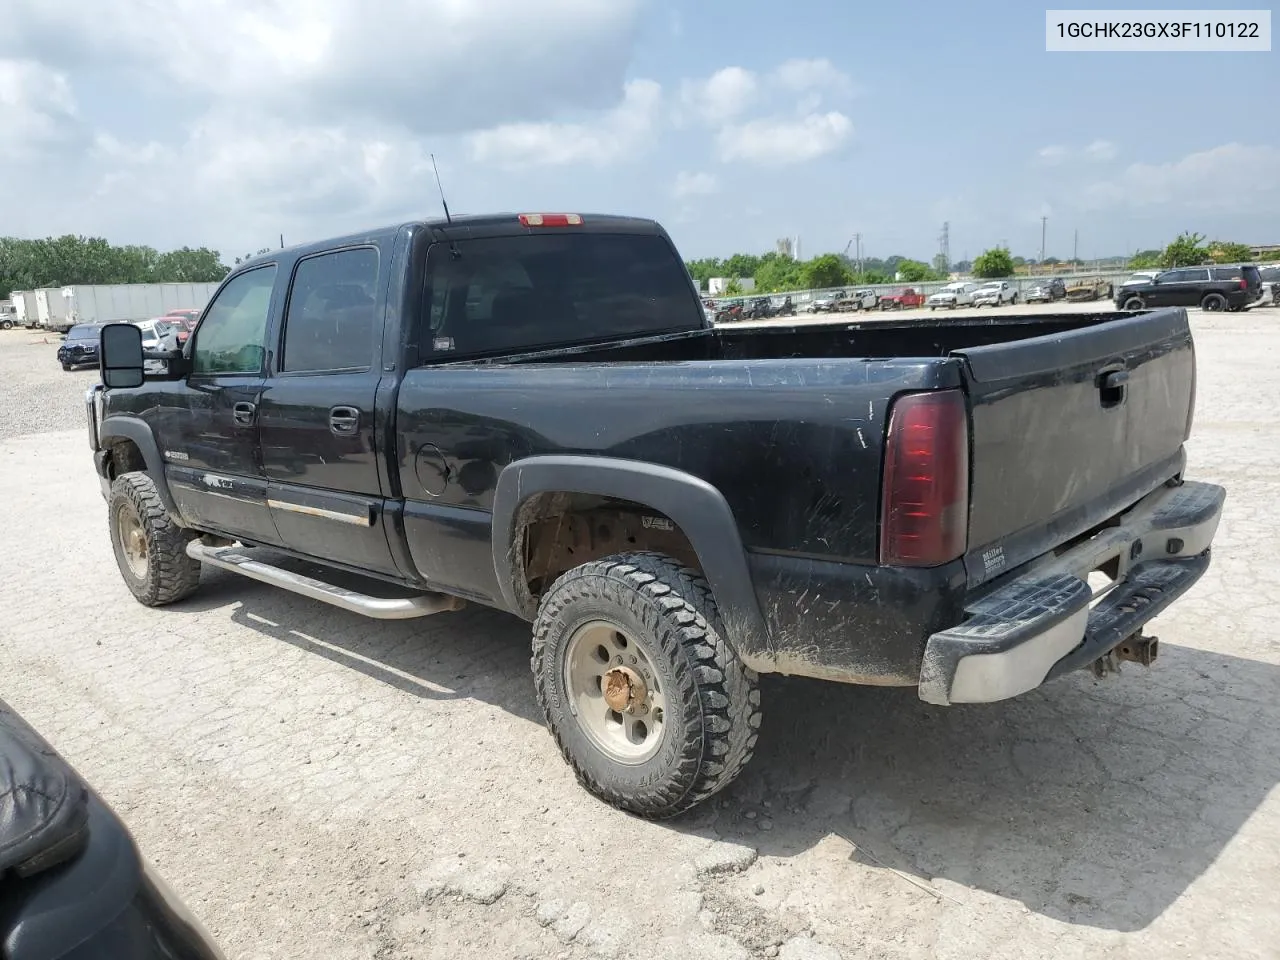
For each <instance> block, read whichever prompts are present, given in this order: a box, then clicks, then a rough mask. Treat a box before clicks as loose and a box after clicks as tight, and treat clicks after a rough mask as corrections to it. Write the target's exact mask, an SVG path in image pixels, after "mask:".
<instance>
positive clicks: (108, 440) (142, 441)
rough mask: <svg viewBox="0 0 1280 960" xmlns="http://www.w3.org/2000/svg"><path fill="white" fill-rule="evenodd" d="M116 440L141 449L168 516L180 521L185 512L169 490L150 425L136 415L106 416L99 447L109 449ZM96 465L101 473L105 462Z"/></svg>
mask: <svg viewBox="0 0 1280 960" xmlns="http://www.w3.org/2000/svg"><path fill="white" fill-rule="evenodd" d="M116 440H131V441H133V444H134V446H136V447H137V448H138V450H139V451H140V452H141V453H142V459H143V461H144V462H145V463H146V466H147V473H148V474H149V475H150V476H151V479H152V480H153V481H155V485H156V491H157V492H158V493H159V494H160V499H161V500H162V501H164V508H165V509H166V510H168V511H169V516H171V517H173V518H174V520H176V521H178V522H179V523H181V522H182V512H181V511H180V510H179V509H178V505H177V503H175V502H174V499H173V495H172V494H171V493H170V492H169V478H168V477H167V476H166V475H165V472H164V458H163V457H162V456H161V455H160V445H159V444H158V443H156V437H155V434H154V433H152V432H151V427H149V426H148V425H147V424H146V423H145V422H144V421H142V420H139V419H138V418H137V417H122V416H113V417H107V418H106V419H104V420H103V421H102V425H101V426H100V427H99V428H98V445H99V448H100V451H102V450H108V449H110V447H111V444H112V443H113V442H115V441H116ZM97 465H98V469H99V473H100V474H101V472H102V470H104V469H105V465H104V464H102V463H101V462H98V464H97ZM102 476H103V477H104V479H109V478H106V477H105V474H102Z"/></svg>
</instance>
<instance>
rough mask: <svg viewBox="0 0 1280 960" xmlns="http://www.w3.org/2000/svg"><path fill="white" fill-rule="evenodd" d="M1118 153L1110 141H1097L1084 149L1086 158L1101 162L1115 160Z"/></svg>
mask: <svg viewBox="0 0 1280 960" xmlns="http://www.w3.org/2000/svg"><path fill="white" fill-rule="evenodd" d="M1117 152H1118V151H1117V150H1116V145H1115V144H1114V143H1112V142H1111V141H1110V140H1095V141H1093V143H1091V144H1089V145H1088V146H1087V147H1085V148H1084V153H1085V156H1086V157H1088V158H1089V159H1090V160H1097V161H1100V162H1105V161H1107V160H1114V159H1115V157H1116V153H1117Z"/></svg>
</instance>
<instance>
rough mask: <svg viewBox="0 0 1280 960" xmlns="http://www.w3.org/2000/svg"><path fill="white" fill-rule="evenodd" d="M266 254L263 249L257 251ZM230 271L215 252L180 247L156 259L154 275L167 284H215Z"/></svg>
mask: <svg viewBox="0 0 1280 960" xmlns="http://www.w3.org/2000/svg"><path fill="white" fill-rule="evenodd" d="M258 252H259V253H266V252H267V251H266V250H265V249H263V250H260V251H258ZM229 272H230V271H229V270H228V268H227V267H225V266H223V264H222V260H221V258H220V257H219V256H218V252H217V251H216V250H210V249H209V248H207V247H197V248H196V249H194V250H193V249H192V248H191V247H182V248H181V249H179V250H170V251H169V252H168V253H162V254H160V255H159V257H157V258H156V265H155V274H156V275H157V276H162V277H164V279H165V282H167V283H216V282H217V281H219V280H221V279H222V278H223V277H225V276H226V275H227V274H228V273H229Z"/></svg>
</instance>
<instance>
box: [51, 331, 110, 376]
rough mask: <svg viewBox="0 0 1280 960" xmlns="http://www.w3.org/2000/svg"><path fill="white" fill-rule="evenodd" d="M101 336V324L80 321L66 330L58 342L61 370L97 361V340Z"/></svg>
mask: <svg viewBox="0 0 1280 960" xmlns="http://www.w3.org/2000/svg"><path fill="white" fill-rule="evenodd" d="M101 336H102V325H101V324H97V323H81V324H77V325H76V326H74V327H72V328H71V329H70V330H68V331H67V335H66V337H65V338H64V339H63V341H62V342H61V343H60V344H58V354H57V356H58V362H59V363H60V364H62V369H63V370H71V369H72V368H74V367H82V366H85V365H86V364H90V363H92V364H96V363H97V362H98V342H99V338H100V337H101Z"/></svg>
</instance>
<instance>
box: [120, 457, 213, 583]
mask: <svg viewBox="0 0 1280 960" xmlns="http://www.w3.org/2000/svg"><path fill="white" fill-rule="evenodd" d="M107 515H108V518H109V521H110V530H111V546H112V547H113V548H114V550H115V555H116V565H117V566H118V567H119V568H120V576H121V577H123V578H124V582H125V584H126V585H127V586H128V587H129V590H130V592H132V593H133V595H134V597H135V598H137V600H138V602H139V603H142V604H145V605H146V606H148V607H161V606H164V605H165V604H168V603H174V602H176V601H178V600H182V599H185V598H186V597H189V596H191V594H193V593H195V591H196V588H197V587H198V586H200V561H198V560H193V559H192V558H191V557H189V556H187V544H188V543H189V542H190V541H191V540H192V539H194V537H195V534H193V533H189V532H188V531H186V530H184V529H183V528H182V527H180V526H178V525H177V524H176V523H174V522H173V518H172V517H170V516H169V511H168V510H166V509H165V506H164V501H163V500H161V499H160V493H159V491H157V490H156V485H155V481H154V480H152V479H151V477H150V476H148V475H147V474H145V473H124V474H121V475H120V476H118V477H116V478H115V480H113V481H112V482H111V495H110V497H109V498H108V501H107Z"/></svg>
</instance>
